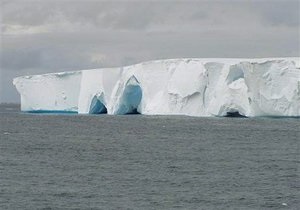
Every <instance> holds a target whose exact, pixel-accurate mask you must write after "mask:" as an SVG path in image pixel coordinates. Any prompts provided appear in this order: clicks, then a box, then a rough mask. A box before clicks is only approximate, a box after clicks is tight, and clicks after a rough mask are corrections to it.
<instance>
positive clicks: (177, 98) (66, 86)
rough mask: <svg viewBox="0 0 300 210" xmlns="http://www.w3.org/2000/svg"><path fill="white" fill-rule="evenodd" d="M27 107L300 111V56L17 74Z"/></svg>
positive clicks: (16, 82) (194, 113) (223, 113)
mask: <svg viewBox="0 0 300 210" xmlns="http://www.w3.org/2000/svg"><path fill="white" fill-rule="evenodd" d="M13 84H14V85H15V86H16V88H17V90H18V92H19V93H20V95H21V110H22V111H25V112H43V111H51V112H75V113H79V114H102V113H107V114H112V115H123V114H131V113H140V114H146V115H189V116H205V117H208V116H233V115H236V114H237V115H240V116H246V117H256V116H278V117H299V116H300V58H299V57H289V58H261V59H221V58H205V59H198V58H191V59H188V58H184V59H183V58H182V59H167V60H155V61H148V62H143V63H139V64H135V65H130V66H123V67H119V68H99V69H90V70H81V71H73V72H61V73H49V74H42V75H32V76H22V77H17V78H15V79H14V80H13Z"/></svg>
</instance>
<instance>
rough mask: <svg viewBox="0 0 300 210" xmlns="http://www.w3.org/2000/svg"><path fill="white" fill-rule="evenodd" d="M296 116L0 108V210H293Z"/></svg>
mask: <svg viewBox="0 0 300 210" xmlns="http://www.w3.org/2000/svg"><path fill="white" fill-rule="evenodd" d="M299 148H300V119H299V118H198V117H185V116H143V115H125V116H109V115H75V114H60V115H58V114H29V113H21V112H20V111H19V106H17V105H1V106H0V209H5V210H6V209H30V210H34V209H105V210H107V209H108V210H109V209H155V210H156V209H163V210H164V209H192V210H195V209H203V210H217V209H238V210H244V209H245V210H246V209H249V210H253V209H295V210H296V209H300V177H299V175H300V170H299V169H300V153H299Z"/></svg>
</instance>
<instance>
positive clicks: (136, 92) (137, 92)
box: [115, 76, 143, 115]
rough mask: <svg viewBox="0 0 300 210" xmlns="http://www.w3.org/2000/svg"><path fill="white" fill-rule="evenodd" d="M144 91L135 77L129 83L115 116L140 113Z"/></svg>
mask: <svg viewBox="0 0 300 210" xmlns="http://www.w3.org/2000/svg"><path fill="white" fill-rule="evenodd" d="M142 95H143V94H142V89H141V87H140V84H139V82H138V81H137V79H136V78H135V76H132V77H130V79H129V80H128V81H127V83H126V85H125V88H124V91H123V94H122V96H121V98H120V101H119V103H118V104H119V106H118V108H117V110H116V111H115V114H119V115H122V114H136V113H139V111H138V109H139V105H140V103H141V100H142Z"/></svg>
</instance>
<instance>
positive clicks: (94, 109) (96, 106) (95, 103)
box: [89, 96, 107, 114]
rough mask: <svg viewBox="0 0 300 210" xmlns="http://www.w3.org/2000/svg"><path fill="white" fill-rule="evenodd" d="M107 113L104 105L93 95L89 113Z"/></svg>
mask: <svg viewBox="0 0 300 210" xmlns="http://www.w3.org/2000/svg"><path fill="white" fill-rule="evenodd" d="M103 113H107V109H106V107H105V105H104V104H103V103H102V102H101V101H100V99H99V98H98V97H97V96H94V97H93V99H92V102H91V105H90V109H89V114H103Z"/></svg>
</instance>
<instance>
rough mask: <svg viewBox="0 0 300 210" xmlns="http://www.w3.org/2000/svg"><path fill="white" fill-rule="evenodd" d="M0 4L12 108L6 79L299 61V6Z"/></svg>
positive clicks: (273, 0) (3, 98)
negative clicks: (231, 61) (156, 63)
mask: <svg viewBox="0 0 300 210" xmlns="http://www.w3.org/2000/svg"><path fill="white" fill-rule="evenodd" d="M0 2H1V6H0V8H1V10H0V14H1V16H0V22H1V42H0V55H1V60H0V62H1V69H0V70H1V71H0V103H3V102H19V95H18V93H17V91H16V90H15V88H14V86H13V85H12V79H13V78H14V77H16V76H21V75H28V74H42V73H48V72H59V71H68V70H79V69H89V68H99V67H112V66H121V65H128V64H134V63H138V62H141V61H147V60H154V59H164V58H180V57H197V58H201V57H225V58H228V57H238V58H241V57H249V58H257V57H287V56H292V57H295V56H300V49H299V46H300V38H299V37H300V31H299V30H300V20H299V19H300V14H299V13H300V0H255V1H249V0H219V1H216V0H212V1H203V0H194V1H170V0H161V1H158V0H156V1H128V0H122V1H100V0H98V1H96V0H85V1H84V0H76V1H74V0H34V1H32V0H31V1H30V0H22V1H21V0H0ZM45 97H46V96H45Z"/></svg>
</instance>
